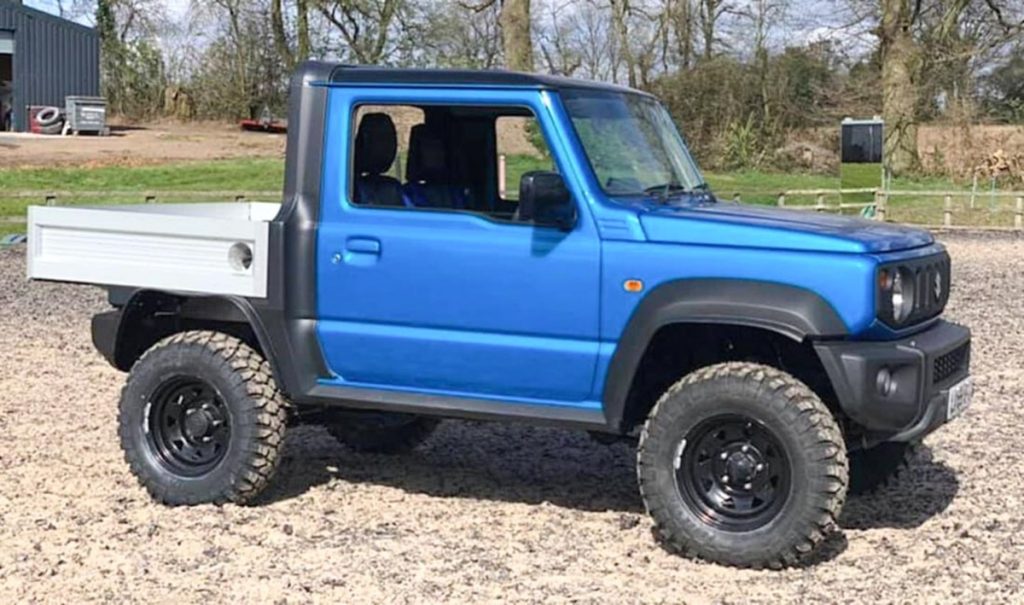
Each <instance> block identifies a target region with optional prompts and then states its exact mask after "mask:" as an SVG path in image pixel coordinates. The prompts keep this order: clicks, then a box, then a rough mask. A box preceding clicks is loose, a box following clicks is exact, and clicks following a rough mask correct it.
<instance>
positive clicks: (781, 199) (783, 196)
mask: <svg viewBox="0 0 1024 605" xmlns="http://www.w3.org/2000/svg"><path fill="white" fill-rule="evenodd" d="M785 205H786V194H785V193H780V194H779V208H782V207H783V206H785Z"/></svg>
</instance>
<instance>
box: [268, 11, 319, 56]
mask: <svg viewBox="0 0 1024 605" xmlns="http://www.w3.org/2000/svg"><path fill="white" fill-rule="evenodd" d="M270 9H271V10H270V19H271V25H272V29H273V30H274V47H275V48H276V49H277V52H278V54H280V55H281V57H283V58H284V61H285V63H286V64H287V65H288V67H289V68H292V67H294V66H295V65H296V64H297V63H299V62H300V61H304V60H306V59H308V58H309V57H310V55H312V51H313V49H312V45H311V44H310V41H309V0H295V23H296V30H297V32H296V36H295V38H296V42H295V47H294V50H293V47H292V42H291V39H290V38H291V36H289V32H288V31H287V25H286V16H285V6H284V0H271V4H270Z"/></svg>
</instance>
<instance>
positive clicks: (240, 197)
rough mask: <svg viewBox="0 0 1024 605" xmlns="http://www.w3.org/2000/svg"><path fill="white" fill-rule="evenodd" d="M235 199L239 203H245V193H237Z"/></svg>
mask: <svg viewBox="0 0 1024 605" xmlns="http://www.w3.org/2000/svg"><path fill="white" fill-rule="evenodd" d="M235 201H236V202H238V203H239V204H244V203H245V196H244V195H236V196H235Z"/></svg>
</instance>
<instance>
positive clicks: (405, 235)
mask: <svg viewBox="0 0 1024 605" xmlns="http://www.w3.org/2000/svg"><path fill="white" fill-rule="evenodd" d="M509 119H514V120H520V121H526V122H528V124H529V125H528V126H527V128H526V133H527V135H528V137H529V139H530V141H531V142H532V147H533V150H534V151H535V153H533V160H531V161H530V162H528V164H529V165H526V166H523V165H522V164H523V162H521V161H518V160H517V163H516V165H515V166H512V167H511V168H510V167H509V166H507V165H506V164H505V163H504V161H503V159H502V153H501V149H500V147H501V146H502V145H503V144H504V143H503V139H502V136H501V134H502V133H501V127H500V124H502V123H503V122H504V121H506V120H509ZM285 170H286V182H285V191H284V196H283V200H282V202H281V204H280V206H279V207H277V206H275V207H273V208H267V207H260V208H255V207H254V208H251V209H249V210H248V212H247V213H243V214H245V216H242V215H241V214H239V213H238V211H231V212H229V211H227V210H225V209H223V208H212V209H211V208H205V209H203V210H202V211H200V210H199V209H198V208H197V209H189V208H188V207H176V208H173V209H159V208H156V207H152V208H148V209H146V211H145V212H148V213H156V214H160V213H169V214H173V215H174V216H173V217H168V216H163V217H160V218H157V219H156V220H155V221H153V224H152V225H151V226H145V228H143V226H141V225H142V222H144V221H142V222H140V221H138V220H136V219H137V216H138V215H135V216H132V217H129V218H125V217H123V216H121V217H120V218H119V215H118V214H111V213H109V212H108V213H107V214H103V213H102V212H101V211H99V210H94V211H90V210H77V212H79V213H89V214H86V215H81V214H80V215H77V216H76V217H71V216H70V215H69V214H67V213H66V212H65V213H63V214H61V211H62V210H65V209H34V210H33V214H32V216H30V262H29V275H30V277H34V278H37V279H57V280H63V281H77V282H83V283H94V284H99V285H102V286H105V287H107V288H108V289H109V292H110V302H111V304H112V308H111V309H110V310H108V311H105V312H103V313H101V314H99V315H97V316H96V317H95V319H94V321H93V338H94V342H95V343H96V346H97V348H98V349H99V350H100V352H101V353H102V354H103V355H104V356H105V357H106V358H107V359H108V360H109V361H110V362H111V363H112V364H113V365H114V366H116V367H117V368H119V369H121V370H123V371H126V372H129V377H128V383H127V386H126V388H125V391H124V395H123V397H122V401H121V403H120V405H121V415H120V422H121V426H120V435H121V439H122V444H123V446H124V449H125V452H126V458H127V460H128V462H129V464H130V466H131V468H132V470H133V472H134V473H135V474H136V475H137V476H138V477H139V479H140V482H141V483H142V484H143V485H144V486H145V487H146V488H147V489H148V490H149V492H150V493H151V494H152V495H153V496H154V497H155V498H156V499H157V500H158V501H161V502H164V503H167V504H192V503H200V502H217V503H223V502H239V503H246V502H249V501H252V500H253V499H255V498H256V497H257V496H258V495H259V493H260V492H261V491H262V489H263V488H264V487H265V486H266V484H267V483H268V482H269V480H270V477H271V475H272V472H273V469H274V466H275V464H276V459H277V452H278V448H279V445H280V440H281V436H282V434H283V431H284V430H285V426H286V425H288V424H294V423H296V422H316V423H322V424H325V425H326V426H327V427H328V429H329V430H330V432H331V433H332V434H333V435H335V436H336V437H337V438H338V439H339V440H341V441H342V442H343V443H346V444H347V445H349V446H351V447H353V448H357V449H364V450H370V451H379V452H400V451H404V450H408V449H410V448H412V447H415V446H416V445H417V444H418V443H420V442H421V441H422V440H423V439H426V438H428V436H429V434H430V432H431V430H432V429H433V428H434V427H435V426H436V424H437V422H438V420H439V419H442V418H475V419H488V420H508V421H525V422H531V423H540V424H548V425H555V426H562V427H566V428H575V429H582V430H586V431H589V432H591V433H592V434H593V435H595V437H597V438H599V439H601V440H618V439H625V440H630V441H635V442H637V447H638V477H639V482H640V488H641V496H642V498H643V499H644V502H645V504H646V506H647V509H648V511H649V512H650V514H651V516H652V518H653V521H654V524H655V528H656V534H657V535H658V536H659V538H660V539H661V540H662V542H663V543H664V544H665V545H667V546H668V547H670V548H672V549H673V550H676V551H678V552H680V553H682V554H686V555H691V556H697V557H702V558H705V559H709V560H713V561H718V562H722V563H727V564H733V565H740V566H772V567H779V566H785V565H789V564H792V563H795V562H797V561H798V560H800V559H801V558H802V557H804V556H806V555H807V554H808V553H809V552H811V551H813V550H814V549H815V548H816V547H817V546H818V545H819V544H820V543H821V541H822V540H823V539H824V537H825V536H827V535H828V534H829V533H830V532H831V531H833V530H835V528H836V523H835V520H836V518H837V515H838V514H839V511H840V509H841V507H842V505H843V502H844V501H845V498H846V495H847V493H848V492H853V493H856V492H863V491H868V490H870V489H873V488H874V487H876V486H877V485H879V484H881V483H882V482H884V481H886V480H888V479H889V478H890V477H891V476H893V475H894V474H895V473H896V471H897V470H898V469H899V467H900V465H901V464H902V463H903V462H904V461H905V459H906V456H907V455H909V453H910V451H911V450H912V447H913V445H914V444H915V443H917V442H919V441H920V439H922V438H923V437H924V436H925V435H926V434H928V433H929V432H931V431H933V430H934V429H936V428H938V427H939V426H941V425H942V424H944V423H945V422H947V421H948V420H950V419H952V418H953V417H955V416H957V415H959V414H960V413H961V412H962V411H963V409H964V408H965V407H966V406H967V404H968V403H969V401H970V396H971V382H970V378H969V360H970V333H969V331H968V330H967V329H966V328H964V327H961V326H958V325H956V324H953V323H950V322H947V321H945V320H944V319H942V316H941V315H942V312H943V309H944V307H945V304H946V301H947V300H948V296H949V290H950V279H951V275H952V274H951V266H950V259H949V256H948V255H947V254H946V252H945V250H944V248H943V246H942V245H941V244H939V243H936V242H935V241H934V239H933V238H932V236H931V235H930V234H928V233H927V232H925V231H921V230H917V229H911V228H907V227H901V226H896V225H891V224H887V223H881V222H876V221H867V220H861V219H855V218H848V217H841V216H826V215H822V214H814V213H808V212H803V211H797V210H788V211H787V210H781V209H775V208H766V207H758V206H749V205H741V204H736V203H731V202H725V201H722V200H719V199H718V198H716V196H715V195H714V193H713V192H712V191H711V190H710V189H709V187H708V185H707V183H706V182H705V181H704V178H703V177H702V175H701V173H700V171H699V169H698V168H697V166H696V164H695V162H694V160H693V158H692V157H691V155H690V153H689V151H688V149H687V147H686V145H685V142H684V140H683V138H682V136H681V135H680V134H679V131H678V130H677V129H676V127H675V125H674V124H673V121H672V119H671V117H670V115H669V113H668V112H667V111H666V110H665V108H664V107H663V106H662V105H661V104H660V103H659V102H658V101H657V99H655V98H654V97H652V96H650V95H648V94H646V93H643V92H640V91H636V90H631V89H627V88H623V87H619V86H614V85H609V84H602V83H593V82H584V81H579V80H572V79H566V78H559V77H553V76H543V75H534V74H521V73H512V72H500V71H463V70H405V69H383V68H374V67H353V66H344V65H335V64H326V63H307V64H305V65H303V66H302V67H300V69H299V70H298V72H297V73H296V75H295V76H294V78H293V80H292V84H291V109H290V116H289V124H288V147H287V158H286V169H285ZM508 173H511V174H514V175H515V176H516V177H517V178H516V179H515V182H514V183H513V184H512V187H505V186H503V183H502V181H503V177H504V175H505V174H508ZM90 212H91V213H90ZM123 212H129V213H130V212H132V211H123ZM190 214H192V216H190ZM83 216H84V217H85V219H83V218H82V217H83ZM72 218H74V220H73V221H72V220H71V219H72ZM172 218H173V219H174V220H171V219H172ZM83 220H84V221H85V223H87V224H88V225H90V226H91V227H90V228H91V229H92V231H89V233H85V231H84V229H85V227H81V225H82V224H83V223H82V221H83ZM217 221H220V222H217ZM115 223H116V225H118V227H117V229H122V230H125V233H123V237H124V238H126V239H124V240H123V241H124V242H136V243H137V244H138V245H137V246H136V248H135V249H137V250H139V251H140V252H139V253H140V254H147V253H148V254H150V256H149V257H148V260H147V263H146V267H145V270H139V266H140V263H139V261H138V259H131V258H128V257H129V255H131V254H132V251H131V250H128V249H124V251H123V252H122V254H123V255H124V256H117V255H110V254H107V255H101V256H97V257H95V258H92V257H90V254H93V251H94V250H95V249H96V248H95V246H96V245H97V241H98V240H97V238H98V236H96V235H95V234H96V233H110V232H111V230H112V229H113V227H112V225H113V224H115ZM76 225H77V226H76ZM172 228H173V230H174V231H173V233H170V232H168V231H167V230H168V229H172ZM162 230H163V231H162ZM200 233H201V234H202V236H201V237H200V236H199V235H197V234H200ZM104 237H106V236H104ZM132 238H135V239H132ZM147 238H148V239H147ZM104 241H105V240H104ZM175 241H177V242H178V244H175ZM76 246H77V248H76ZM147 251H148V252H147ZM62 255H63V256H62ZM94 256H95V255H94ZM112 256H115V257H117V258H112ZM76 262H78V263H81V265H80V266H79V265H76V264H75V263H76ZM104 263H105V264H104Z"/></svg>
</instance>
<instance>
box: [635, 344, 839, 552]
mask: <svg viewBox="0 0 1024 605" xmlns="http://www.w3.org/2000/svg"><path fill="white" fill-rule="evenodd" d="M637 468H638V476H639V483H640V492H641V495H642V497H643V499H644V503H645V505H646V507H647V510H648V512H649V513H650V515H651V516H652V517H653V519H654V522H655V526H656V530H657V534H658V536H659V538H660V539H661V541H662V542H663V544H664V545H665V546H666V547H667V548H669V549H670V550H672V551H674V552H678V553H681V554H684V555H687V556H694V557H699V558H703V559H707V560H710V561H715V562H718V563H725V564H729V565H736V566H740V567H772V568H780V567H785V566H787V565H792V564H795V563H796V562H798V561H799V560H800V559H801V558H802V557H805V556H806V555H809V554H810V553H811V552H813V551H814V550H815V549H816V548H817V547H818V546H819V545H820V544H821V543H822V542H823V541H824V539H825V537H826V536H827V535H828V534H829V533H831V532H832V531H834V530H835V529H836V527H837V525H836V518H837V517H838V516H839V512H840V510H841V509H842V506H843V503H844V501H845V498H846V489H847V480H848V468H847V460H846V448H845V445H844V442H843V437H842V434H841V432H840V430H839V427H838V426H837V424H836V422H835V419H834V418H833V416H832V414H831V413H830V412H829V410H828V408H826V407H825V405H824V404H823V403H822V402H821V400H820V399H819V398H818V397H817V396H816V395H815V394H814V393H813V392H812V391H811V390H810V389H809V388H808V387H807V386H805V385H804V384H803V383H801V382H800V381H798V380H797V379H795V378H793V377H792V376H790V375H789V374H786V373H785V372H782V371H780V370H777V369H775V368H771V367H768V366H763V365H758V364H753V363H723V364H719V365H714V366H710V367H707V368H702V369H700V370H697V371H695V372H693V373H691V374H689V375H688V376H686V377H685V378H683V379H682V380H681V381H679V382H678V383H676V384H675V385H674V386H672V387H671V388H670V389H669V390H668V391H667V392H666V393H665V394H664V395H663V396H662V397H661V399H660V400H659V401H658V403H657V404H656V405H655V406H654V409H653V410H652V411H651V413H650V415H649V417H648V420H647V423H646V424H645V425H644V428H643V432H642V434H641V437H640V447H639V449H638V452H637Z"/></svg>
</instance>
